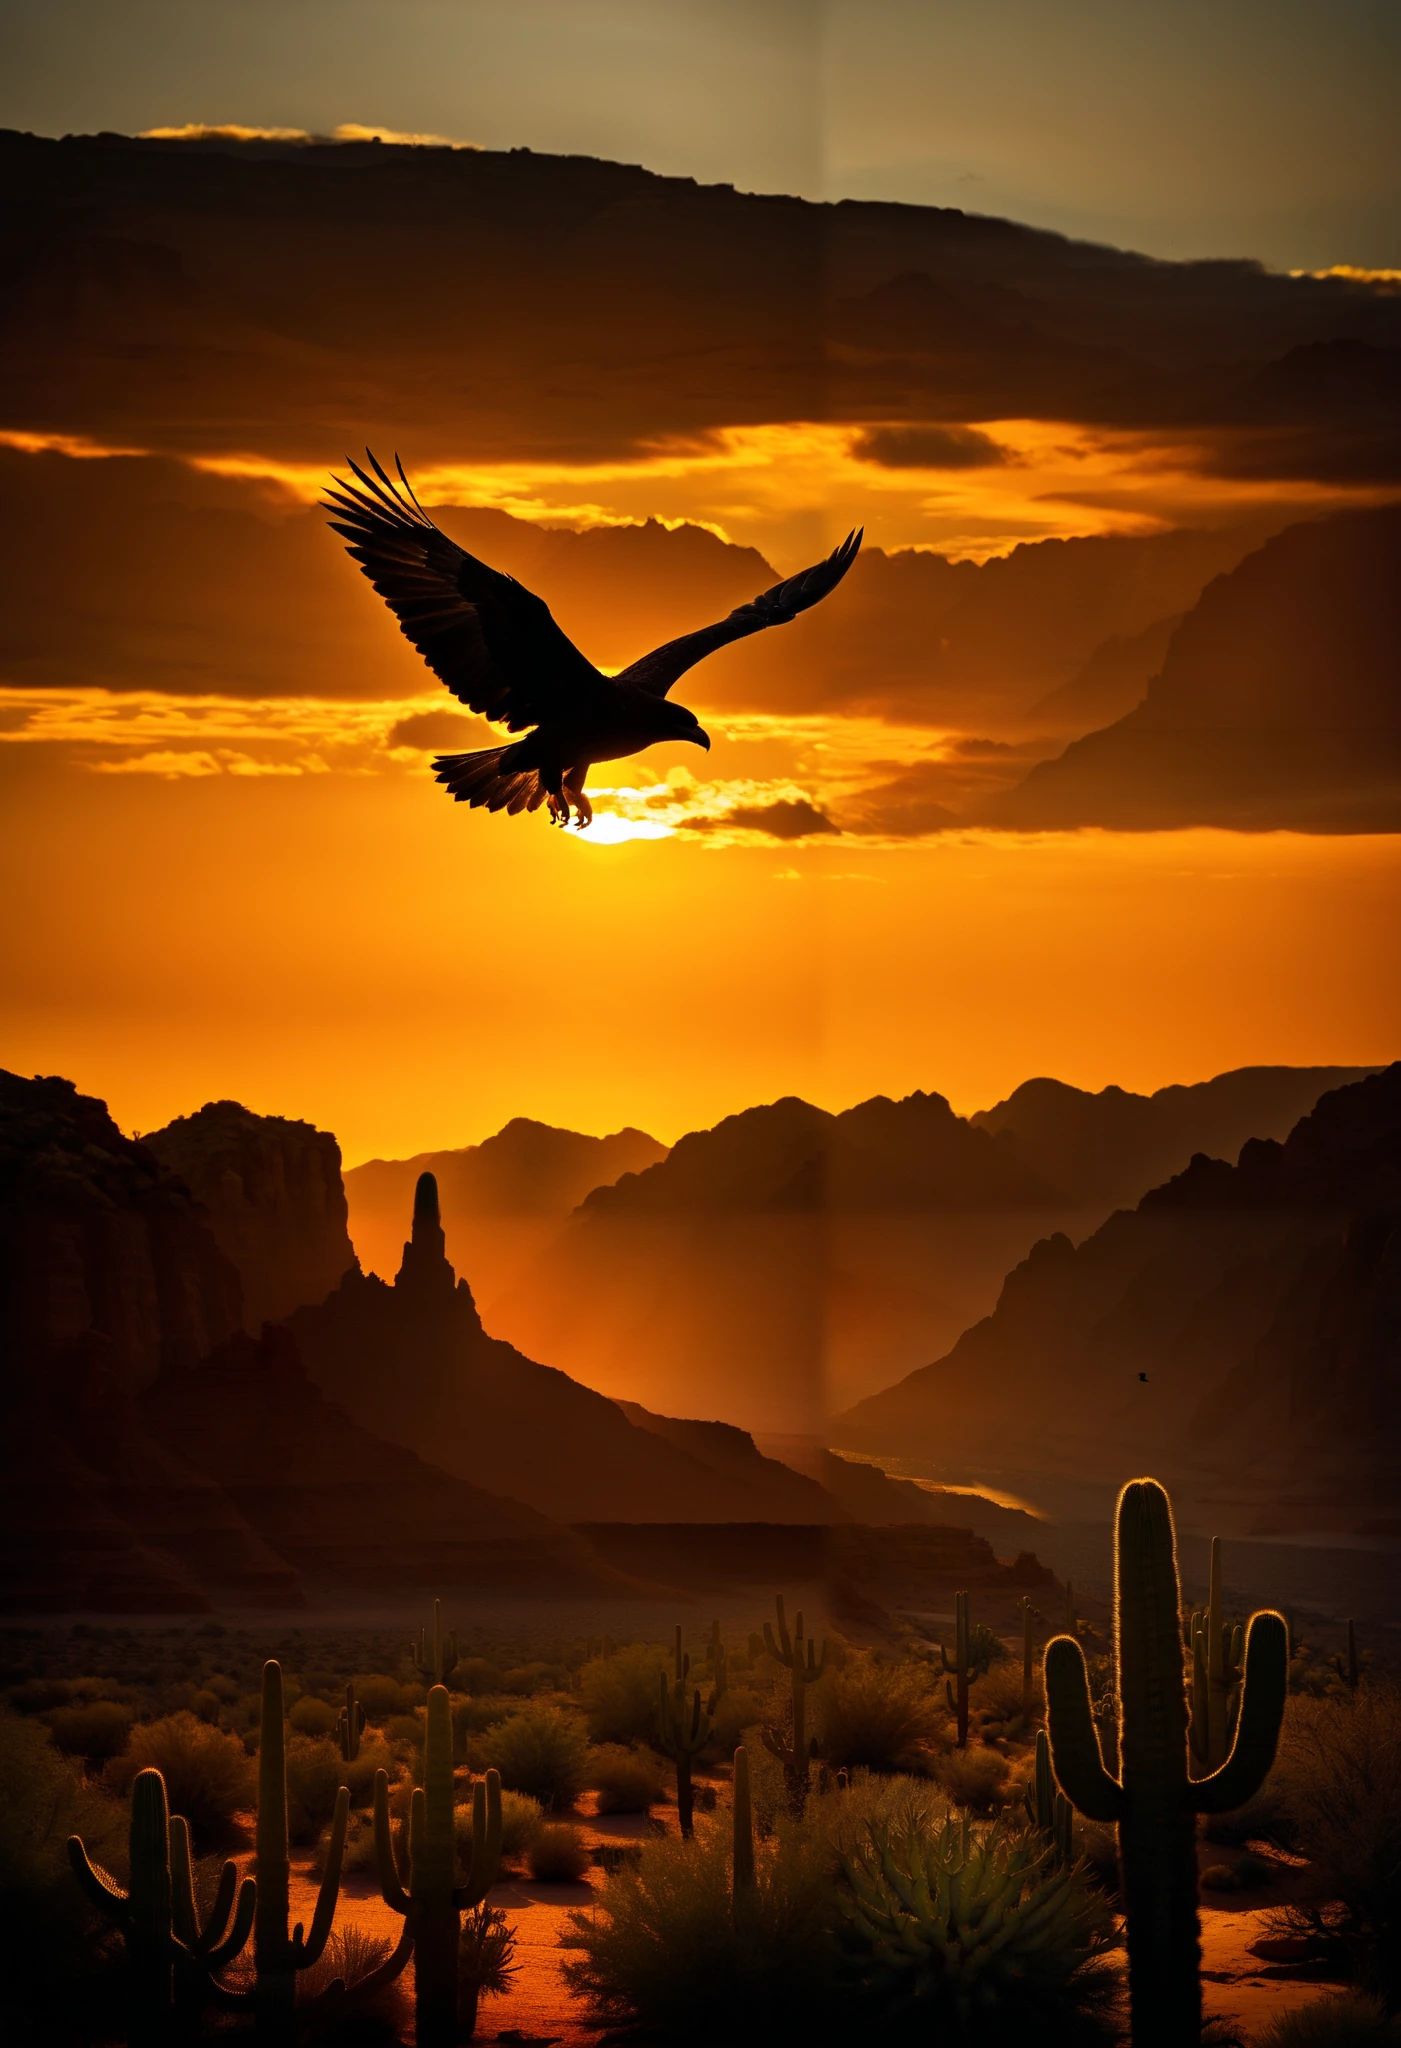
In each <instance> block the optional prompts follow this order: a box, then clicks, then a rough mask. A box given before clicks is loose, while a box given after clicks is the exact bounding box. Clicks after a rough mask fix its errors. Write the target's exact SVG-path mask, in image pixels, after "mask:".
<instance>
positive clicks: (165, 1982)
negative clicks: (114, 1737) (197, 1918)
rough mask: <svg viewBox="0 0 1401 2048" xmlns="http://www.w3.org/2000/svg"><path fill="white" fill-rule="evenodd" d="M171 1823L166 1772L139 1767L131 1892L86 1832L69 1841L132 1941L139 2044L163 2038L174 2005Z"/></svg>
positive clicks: (86, 1886)
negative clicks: (97, 1855)
mask: <svg viewBox="0 0 1401 2048" xmlns="http://www.w3.org/2000/svg"><path fill="white" fill-rule="evenodd" d="M168 1827H169V1813H168V1810H167V1807H166V1797H165V1779H164V1778H163V1777H162V1776H161V1774H160V1772H159V1771H139V1772H138V1773H137V1776H136V1782H135V1784H134V1785H133V1786H132V1788H131V1827H130V1832H129V1834H128V1838H127V1839H128V1846H129V1849H130V1856H131V1882H130V1884H129V1886H128V1888H127V1890H126V1891H123V1890H122V1888H121V1886H120V1885H119V1884H118V1883H117V1882H116V1880H115V1879H114V1878H111V1877H109V1876H108V1874H107V1872H106V1871H105V1870H103V1869H101V1868H99V1866H98V1865H97V1864H95V1863H93V1862H92V1861H91V1859H90V1858H89V1856H88V1852H87V1850H86V1849H85V1847H84V1846H83V1842H82V1839H81V1837H80V1836H78V1835H70V1836H69V1838H68V1860H69V1862H70V1863H71V1864H72V1866H73V1875H74V1876H75V1877H76V1878H77V1880H78V1883H79V1884H80V1885H81V1887H82V1889H83V1894H84V1896H85V1897H86V1899H87V1901H88V1904H89V1905H90V1906H95V1907H96V1908H97V1910H98V1912H99V1913H101V1914H102V1915H103V1917H104V1918H105V1919H107V1920H109V1921H110V1922H111V1923H112V1925H113V1926H114V1927H116V1928H117V1929H118V1931H119V1932H120V1934H121V1937H122V1940H123V1942H124V1943H125V1945H126V1958H127V1974H128V2025H129V2033H130V2039H131V2041H132V2043H133V2048H145V2044H147V2043H151V2042H156V2041H159V2040H160V2039H161V2038H162V2037H163V2035H164V2034H165V2033H166V2031H167V2030H168V2028H169V2025H170V2014H171V2008H172V2005H173V2003H174V1996H175V1955H176V1949H177V1945H178V1944H177V1941H176V1937H175V1931H174V1927H173V1925H172V1921H171V1897H170V1840H169V1834H168Z"/></svg>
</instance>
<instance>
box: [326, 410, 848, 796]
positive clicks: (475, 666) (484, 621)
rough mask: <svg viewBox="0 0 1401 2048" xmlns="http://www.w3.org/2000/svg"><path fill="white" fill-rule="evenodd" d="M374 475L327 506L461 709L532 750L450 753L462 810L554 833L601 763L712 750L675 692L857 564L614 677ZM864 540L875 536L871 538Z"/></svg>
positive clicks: (779, 590)
mask: <svg viewBox="0 0 1401 2048" xmlns="http://www.w3.org/2000/svg"><path fill="white" fill-rule="evenodd" d="M366 454H367V456H368V459H369V464H370V468H371V469H372V470H373V471H374V474H373V476H370V475H367V474H366V472H365V471H364V470H363V469H361V468H360V466H359V464H358V463H355V462H352V463H351V464H350V468H351V470H352V471H353V472H354V475H355V478H356V482H354V483H345V482H343V481H342V480H341V478H340V477H334V478H333V479H332V482H331V485H330V487H328V489H327V493H326V496H325V498H324V499H323V500H322V505H323V508H324V510H326V511H327V512H330V513H332V514H333V515H334V516H333V517H332V519H331V522H330V523H331V525H332V526H333V527H334V529H335V531H336V532H337V533H339V534H342V535H344V537H345V540H346V542H347V551H348V552H349V554H350V555H351V556H352V557H353V558H354V560H355V561H357V562H358V563H359V564H360V567H361V568H362V569H363V570H364V572H365V574H366V575H367V576H368V577H369V579H370V581H371V583H373V585H374V587H375V589H376V590H377V591H378V592H379V594H380V596H381V597H382V598H383V599H384V601H385V603H386V604H387V605H388V606H389V609H390V610H391V611H392V612H393V614H394V616H395V618H396V619H397V620H398V621H399V628H400V631H401V632H402V633H403V634H404V635H405V636H406V638H408V639H409V640H411V641H412V642H413V644H414V646H415V647H416V648H417V649H418V651H419V653H420V654H421V655H422V656H423V658H424V660H425V661H426V662H427V663H428V666H429V667H430V668H431V669H432V671H433V673H434V675H436V676H437V677H438V679H439V681H441V682H444V683H446V684H447V686H448V688H449V689H450V690H451V691H452V694H453V696H454V697H457V698H459V699H460V701H461V702H462V703H464V704H466V705H468V706H469V707H470V708H471V709H472V710H473V711H476V712H479V713H480V714H481V716H482V717H483V718H489V719H491V720H492V721H493V723H495V724H499V725H504V726H505V727H506V729H507V731H508V732H524V731H525V730H526V728H527V727H528V726H533V727H534V728H535V729H534V731H533V732H529V733H527V736H526V738H525V739H522V740H516V741H515V742H514V743H510V744H507V745H505V746H499V747H487V748H485V749H483V751H482V752H480V753H476V754H439V755H438V756H437V758H436V759H435V761H434V763H433V768H434V772H435V774H436V775H437V778H438V780H439V782H441V783H444V784H445V785H446V786H447V788H448V789H450V790H451V791H452V794H453V797H454V798H455V800H456V801H457V802H458V803H467V804H472V805H485V807H486V809H487V810H489V811H508V812H510V813H511V815H512V816H514V815H515V814H516V812H518V811H534V810H538V809H539V807H540V805H541V804H542V803H547V804H548V805H549V812H550V819H551V822H552V823H553V824H558V825H567V824H568V823H569V815H570V806H571V805H572V806H573V808H574V810H575V811H576V812H577V813H578V820H577V822H578V824H579V826H580V828H581V829H582V827H583V826H585V825H587V824H588V823H589V822H590V821H591V819H592V817H593V805H592V804H591V803H590V802H589V800H588V798H587V797H586V796H585V794H584V777H585V776H586V775H587V774H588V772H589V769H590V767H591V766H592V765H593V763H594V762H595V761H618V760H621V759H622V758H623V757H624V756H625V755H627V754H638V753H641V751H642V749H643V748H644V747H650V746H655V745H656V743H657V741H659V740H690V741H692V742H693V743H694V745H696V746H698V747H705V748H707V749H708V748H709V746H710V739H709V736H708V734H706V733H704V732H703V731H702V730H701V727H700V723H699V721H698V720H697V718H696V715H695V713H694V712H693V711H688V710H687V709H686V707H685V705H684V704H669V703H668V702H667V691H668V690H669V689H670V688H671V686H672V684H673V683H674V682H675V681H676V680H677V678H678V677H679V676H683V675H684V674H685V673H686V670H687V669H688V668H693V667H694V666H695V664H696V662H698V661H701V660H703V659H704V657H705V656H706V655H707V654H712V653H713V652H714V651H715V649H716V648H717V647H726V646H728V645H729V643H730V641H732V640H743V639H744V638H745V637H746V635H748V634H750V633H759V632H762V631H763V629H764V627H766V626H783V625H786V624H787V623H788V621H789V620H790V619H795V618H796V617H797V616H798V614H799V612H805V611H807V610H808V608H809V606H811V605H815V604H817V603H818V602H819V601H820V599H822V598H824V597H826V596H827V594H828V592H829V591H832V590H835V589H836V587H837V585H838V584H839V583H840V582H841V580H842V578H843V576H845V574H846V572H847V570H848V569H849V568H850V567H851V565H852V563H853V562H854V561H855V559H856V555H857V551H858V549H859V548H860V546H861V533H850V534H848V535H847V537H846V539H845V540H844V541H843V542H842V544H841V546H840V547H839V548H837V549H835V550H834V552H833V553H832V554H830V555H829V556H828V557H827V559H826V561H825V562H818V563H817V564H816V565H815V567H813V568H811V569H804V570H803V571H802V572H801V574H800V575H797V576H790V577H789V578H788V580H787V582H786V583H777V584H775V585H774V587H773V589H772V590H766V591H764V592H763V593H762V595H760V596H759V597H756V598H753V599H751V601H750V602H749V603H748V604H742V605H740V606H739V608H738V609H737V610H736V611H732V612H731V613H730V615H729V617H728V618H727V619H721V620H720V621H719V622H718V623H717V624H716V625H713V626H703V627H701V629H700V630H699V632H695V633H683V634H682V636H681V638H680V639H679V640H668V641H667V642H666V644H665V646H663V647H656V648H654V649H653V650H652V652H651V653H650V654H644V655H643V657H642V659H641V660H640V661H635V662H633V664H632V665H631V667H630V668H625V669H624V670H623V671H622V673H621V675H616V676H606V675H604V674H603V672H602V670H601V669H596V668H595V667H594V665H593V663H592V662H591V661H589V660H587V659H586V658H585V656H584V655H582V654H581V653H580V652H579V650H578V648H577V647H576V646H575V645H574V643H573V641H572V640H570V639H569V637H568V635H567V634H565V633H562V632H561V631H560V629H559V627H558V626H557V625H556V624H555V622H554V620H553V618H552V617H551V616H550V608H549V606H548V605H547V604H546V603H545V602H544V601H543V599H541V598H538V597H536V596H534V595H533V594H532V593H531V592H530V591H528V590H527V589H526V588H525V586H524V585H523V584H521V583H517V581H516V579H515V577H514V576H507V575H506V574H505V573H504V572H503V571H502V570H500V569H489V568H488V567H487V565H486V563H485V562H479V561H478V560H477V558H476V557H475V555H469V554H468V553H467V550H466V549H465V548H460V547H459V546H458V545H457V542H456V541H453V540H449V539H448V537H447V535H446V534H445V533H444V532H443V531H442V530H441V528H439V527H437V526H435V525H434V523H433V521H432V520H431V519H430V518H429V517H428V514H427V513H426V512H425V511H424V509H423V507H422V506H421V505H420V504H419V502H418V499H417V498H416V497H415V496H414V493H413V488H412V486H411V485H410V483H409V480H408V478H407V477H406V476H405V474H404V466H403V464H402V463H401V462H400V461H399V458H398V456H397V455H396V456H395V458H394V466H395V468H396V469H397V470H398V472H399V484H401V485H402V486H403V489H402V490H401V489H400V488H399V485H396V484H395V483H394V482H393V481H392V480H391V479H390V478H389V477H387V476H386V475H385V473H384V471H383V470H382V469H381V468H380V465H379V463H378V462H376V460H375V458H374V456H373V455H371V454H370V453H369V450H368V449H367V450H366ZM863 531H864V529H863Z"/></svg>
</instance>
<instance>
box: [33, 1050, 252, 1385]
mask: <svg viewBox="0 0 1401 2048" xmlns="http://www.w3.org/2000/svg"><path fill="white" fill-rule="evenodd" d="M241 1312H242V1304H241V1289H240V1283H239V1277H238V1274H237V1272H236V1270H235V1268H234V1267H233V1265H232V1264H231V1263H230V1261H229V1260H228V1259H227V1258H226V1257H225V1256H224V1254H223V1252H222V1251H221V1250H220V1248H219V1246H218V1244H217V1243H216V1241H215V1239H214V1237H213V1235H212V1233H211V1231H210V1229H209V1225H208V1223H207V1221H206V1219H205V1216H204V1214H203V1212H202V1211H201V1209H200V1207H199V1204H198V1203H197V1202H196V1200H195V1199H194V1197H193V1196H192V1194H191V1193H190V1190H189V1189H188V1188H187V1187H186V1186H185V1184H184V1183H183V1182H182V1181H181V1180H179V1179H178V1178H177V1177H176V1176H175V1175H174V1174H173V1173H171V1172H170V1171H169V1170H168V1169H167V1168H166V1167H165V1166H164V1165H163V1164H162V1162H161V1161H160V1159H159V1158H158V1157H157V1156H156V1154H155V1153H154V1152H152V1151H151V1150H150V1149H149V1147H147V1146H145V1145H141V1144H137V1143H135V1142H134V1141H133V1140H132V1139H130V1138H125V1137H123V1135H122V1133H121V1132H120V1131H119V1130H118V1128H117V1126H116V1124H115V1123H113V1121H112V1119H111V1117H110V1116H109V1115H108V1113H107V1105H106V1104H105V1103H103V1102H99V1101H98V1100H97V1098H96V1097H95V1096H91V1095H80V1094H79V1093H78V1091H77V1089H76V1088H75V1087H74V1085H73V1083H72V1082H71V1081H64V1080H60V1079H58V1078H56V1077H53V1076H50V1077H48V1078H42V1077H36V1078H35V1079H34V1080H24V1079H22V1078H21V1076H19V1075H18V1074H9V1073H4V1072H3V1071H0V1359H3V1365H0V1372H3V1374H4V1377H5V1379H6V1380H7V1381H8V1382H9V1383H10V1384H11V1387H12V1388H13V1387H14V1385H15V1384H16V1383H20V1382H28V1381H32V1380H34V1379H36V1378H39V1379H42V1377H43V1375H44V1374H45V1373H46V1372H47V1371H48V1370H49V1369H50V1367H51V1364H52V1361H53V1360H54V1359H55V1358H56V1357H57V1356H58V1355H59V1354H60V1353H62V1352H64V1351H65V1350H66V1349H67V1348H68V1347H69V1346H71V1345H72V1344H73V1343H74V1342H76V1341H77V1340H80V1339H82V1338H84V1337H87V1336H89V1335H94V1334H95V1335H97V1336H100V1337H103V1338H105V1339H107V1341H108V1344H109V1345H110V1353H109V1358H110V1370H111V1372H112V1373H113V1374H114V1375H115V1377H116V1379H117V1380H118V1382H119V1383H120V1384H121V1385H122V1386H124V1387H125V1388H127V1389H128V1391H133V1392H134V1391H135V1390H137V1389H139V1388H141V1387H144V1386H148V1385H149V1384H150V1382H151V1381H152V1380H154V1379H155V1378H156V1376H157V1374H158V1373H159V1372H161V1371H162V1369H167V1368H172V1367H176V1366H181V1365H193V1364H194V1362H195V1360H196V1359H199V1358H203V1357H205V1356H207V1354H208V1353H209V1352H210V1351H211V1350H213V1348H214V1346H215V1345H216V1344H222V1343H223V1342H225V1340H226V1339H227V1338H229V1337H230V1336H232V1334H233V1333H234V1331H235V1330H236V1329H238V1327H239V1323H240V1317H241Z"/></svg>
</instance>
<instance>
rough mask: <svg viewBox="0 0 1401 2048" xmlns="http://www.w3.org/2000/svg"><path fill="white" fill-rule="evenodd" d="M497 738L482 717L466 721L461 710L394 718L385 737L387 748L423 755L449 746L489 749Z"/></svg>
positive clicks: (420, 713)
mask: <svg viewBox="0 0 1401 2048" xmlns="http://www.w3.org/2000/svg"><path fill="white" fill-rule="evenodd" d="M497 737H498V735H497V734H496V733H495V732H493V730H492V728H491V727H490V726H489V725H488V724H487V723H486V720H485V719H482V718H468V717H467V716H466V714H465V713H464V712H461V711H415V712H413V713H412V714H411V715H410V716H409V717H408V718H400V719H396V721H395V722H394V724H393V725H391V726H390V728H389V731H388V733H387V734H386V735H385V744H386V745H387V746H391V747H417V748H419V749H420V750H421V751H422V752H423V753H425V754H428V753H437V752H439V751H440V750H446V749H447V748H449V747H458V748H462V749H463V750H464V751H465V750H466V749H468V748H471V747H489V746H491V745H493V744H494V743H495V741H496V739H497Z"/></svg>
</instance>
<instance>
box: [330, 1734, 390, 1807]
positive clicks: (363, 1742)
mask: <svg viewBox="0 0 1401 2048" xmlns="http://www.w3.org/2000/svg"><path fill="white" fill-rule="evenodd" d="M332 1747H333V1748H334V1750H335V1752H336V1760H337V1763H338V1765H339V1768H340V1777H339V1779H338V1780H337V1782H338V1783H339V1784H341V1785H344V1786H345V1788H346V1790H347V1791H348V1792H349V1794H350V1803H351V1805H352V1806H368V1805H369V1803H370V1801H371V1800H372V1799H373V1798H374V1796H375V1772H376V1771H383V1772H384V1773H385V1775H386V1776H387V1777H388V1778H389V1779H390V1780H391V1781H392V1779H393V1777H394V1774H395V1768H396V1766H395V1762H394V1752H393V1751H392V1750H391V1749H390V1747H389V1745H388V1743H387V1742H383V1741H381V1739H380V1738H379V1736H378V1735H374V1734H371V1733H370V1732H369V1731H368V1730H367V1731H366V1733H365V1734H364V1735H362V1736H361V1738H360V1754H359V1755H358V1756H357V1757H356V1758H355V1760H354V1762H353V1763H347V1762H346V1761H345V1758H344V1757H343V1756H342V1755H341V1752H340V1744H339V1743H338V1742H337V1743H333V1744H332Z"/></svg>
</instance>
